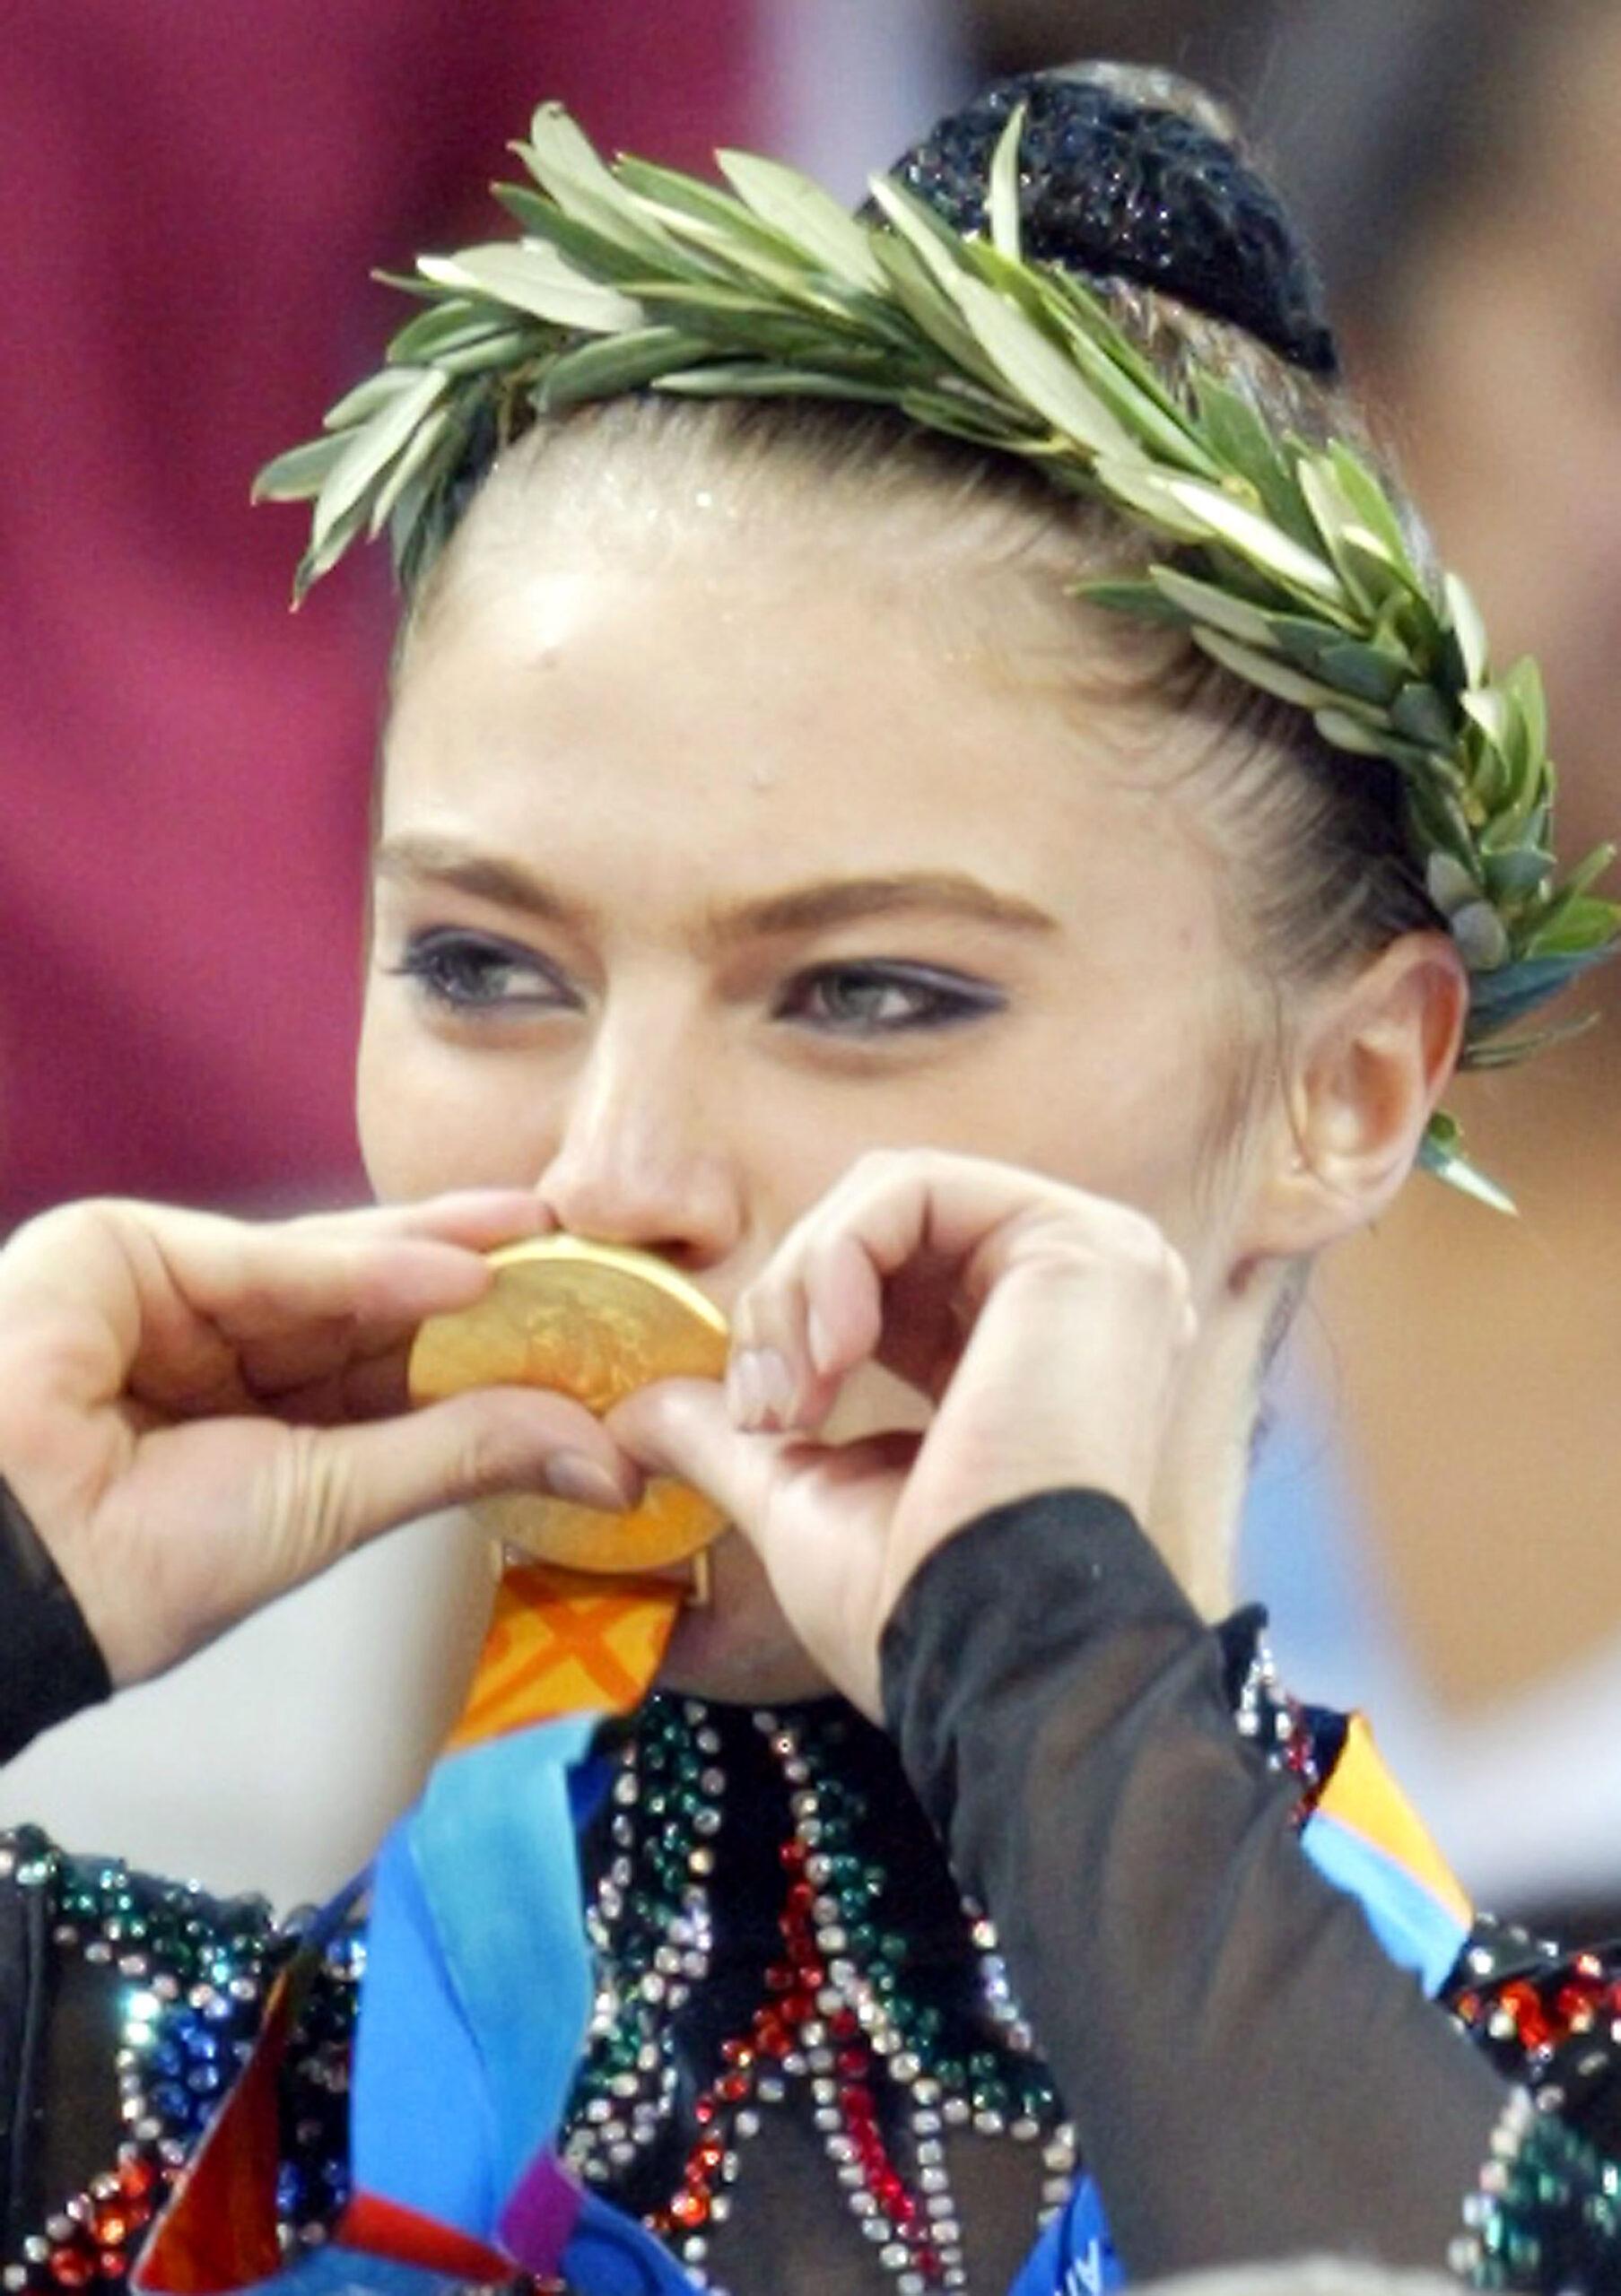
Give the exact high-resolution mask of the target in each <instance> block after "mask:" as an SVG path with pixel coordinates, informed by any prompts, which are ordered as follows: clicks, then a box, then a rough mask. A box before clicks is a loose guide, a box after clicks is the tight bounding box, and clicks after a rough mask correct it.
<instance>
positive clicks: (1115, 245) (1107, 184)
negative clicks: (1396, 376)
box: [890, 72, 1339, 379]
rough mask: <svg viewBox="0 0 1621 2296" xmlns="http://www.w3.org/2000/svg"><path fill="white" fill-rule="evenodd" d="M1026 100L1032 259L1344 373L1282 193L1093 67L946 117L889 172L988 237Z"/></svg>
mask: <svg viewBox="0 0 1621 2296" xmlns="http://www.w3.org/2000/svg"><path fill="white" fill-rule="evenodd" d="M1021 103H1022V104H1023V105H1024V107H1025V115H1024V133H1023V135H1022V138H1021V141H1020V146H1019V221H1020V230H1021V236H1022V239H1023V243H1024V253H1025V256H1026V257H1028V258H1029V259H1031V260H1032V261H1034V262H1037V263H1055V264H1059V265H1062V266H1063V267H1064V268H1065V269H1066V270H1069V271H1076V272H1080V273H1083V274H1086V275H1088V276H1090V277H1092V278H1094V279H1095V278H1103V279H1133V280H1136V281H1137V282H1139V283H1141V284H1142V285H1144V286H1146V287H1155V288H1158V289H1160V290H1161V291H1163V292H1164V293H1166V294H1169V295H1174V296H1175V297H1177V299H1178V300H1180V301H1181V302H1184V303H1189V304H1191V305H1192V306H1193V307H1194V308H1195V309H1198V310H1201V311H1204V312H1206V313H1207V315H1208V316H1209V317H1213V318H1221V319H1230V320H1231V321H1232V322H1233V324H1234V325H1235V326H1241V327H1242V328H1243V329H1244V330H1245V332H1246V333H1247V334H1250V335H1254V336H1255V337H1256V338H1257V339H1258V340H1259V342H1262V343H1266V344H1270V346H1271V347H1272V349H1273V350H1274V351H1277V352H1280V353H1281V355H1282V356H1283V357H1284V358H1285V359H1286V360H1288V361H1290V363H1291V364H1292V365H1294V366H1296V367H1299V368H1301V369H1303V370H1304V371H1305V372H1306V373H1308V374H1312V375H1318V376H1322V377H1325V378H1330V379H1331V378H1333V377H1335V376H1336V375H1338V371H1339V356H1338V351H1337V350H1336V348H1335V344H1334V337H1333V335H1332V334H1331V332H1330V331H1329V324H1328V319H1327V317H1326V314H1325V312H1324V309H1323V303H1322V293H1321V289H1320V284H1319V282H1318V279H1317V275H1316V273H1315V270H1314V269H1313V267H1312V263H1311V260H1310V258H1309V257H1308V256H1307V254H1306V252H1305V249H1304V248H1303V246H1302V244H1301V242H1300V240H1299V239H1298V238H1297V237H1296V235H1295V232H1294V227H1293V225H1292V224H1291V222H1290V221H1289V217H1288V214H1287V212H1286V211H1285V207H1284V204H1283V202H1282V201H1281V200H1280V199H1279V197H1278V196H1277V193H1276V192H1275V191H1274V190H1273V188H1272V187H1271V185H1270V184H1268V182H1267V181H1266V179H1265V178H1264V177H1262V176H1259V175H1258V174H1257V173H1256V171H1255V170H1254V169H1253V168H1251V166H1250V165H1249V164H1248V162H1247V161H1245V160H1244V159H1243V158H1242V156H1241V155H1240V153H1239V152H1236V151H1235V150H1234V149H1233V146H1232V145H1231V144H1230V143H1224V141H1223V140H1222V138H1221V137H1220V136H1219V135H1215V134H1213V133H1212V132H1211V130H1210V129H1208V128H1207V127H1205V126H1202V125H1201V124H1200V123H1199V122H1198V120H1197V119H1192V118H1190V117H1188V116H1187V115H1186V114H1185V113H1182V112H1180V111H1176V110H1172V109H1167V108H1165V107H1163V106H1161V105H1157V104H1155V103H1153V102H1152V101H1147V100H1142V99H1139V98H1137V97H1134V96H1131V95H1129V94H1127V93H1124V92H1123V91H1120V89H1118V88H1117V87H1114V86H1111V85H1110V84H1109V83H1108V82H1107V81H1106V80H1104V79H1102V78H1095V79H1094V78H1093V77H1091V76H1090V75H1087V74H1084V73H1083V74H1071V73H1063V72H1036V73H1024V74H1019V75H1017V76H1016V77H1014V78H1011V79H1006V80H998V81H996V82H994V83H992V84H991V86H989V88H987V89H985V90H984V91H982V93H980V95H978V96H976V97H975V98H974V100H973V101H972V103H970V104H967V105H965V106H964V108H963V109H962V110H961V111H957V112H953V113H952V114H951V115H950V116H949V117H947V118H946V119H943V120H941V121H940V122H939V123H938V124H937V126H935V127H934V128H932V129H931V130H930V132H929V133H928V135H926V136H925V137H924V138H923V139H922V141H921V142H920V143H914V144H913V145H912V146H911V149H910V150H909V151H908V152H904V153H903V154H902V158H901V159H900V160H899V161H897V162H896V164H895V166H894V167H893V169H892V170H891V171H890V172H891V173H892V174H893V176H895V177H896V178H898V179H899V180H900V181H901V182H902V183H903V184H904V185H905V186H906V187H907V188H908V190H910V191H912V192H915V193H916V194H917V196H919V198H920V199H923V200H926V201H927V202H928V204H929V206H931V207H932V208H934V209H935V210H936V212H937V213H938V214H940V215H942V216H944V218H945V219H946V222H949V223H950V224H951V226H952V228H953V229H954V230H957V231H962V232H978V231H982V230H986V229H987V228H988V226H987V220H986V205H985V203H986V190H987V185H988V182H989V173H990V162H991V159H992V156H993V154H994V152H995V151H996V146H997V141H998V137H999V136H1000V135H1001V133H1002V130H1003V129H1004V128H1005V127H1006V126H1007V121H1008V118H1009V117H1010V115H1011V114H1012V112H1013V111H1014V109H1015V106H1017V105H1019V104H1021Z"/></svg>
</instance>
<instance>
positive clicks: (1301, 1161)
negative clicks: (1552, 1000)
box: [1242, 933, 1468, 1259]
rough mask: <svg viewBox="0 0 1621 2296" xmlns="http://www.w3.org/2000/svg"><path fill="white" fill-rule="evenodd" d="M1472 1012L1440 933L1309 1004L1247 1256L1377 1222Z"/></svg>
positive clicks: (1402, 945)
mask: <svg viewBox="0 0 1621 2296" xmlns="http://www.w3.org/2000/svg"><path fill="white" fill-rule="evenodd" d="M1467 1014H1468V974H1467V973H1466V971H1465V970H1464V966H1463V961H1462V959H1461V958H1460V956H1459V954H1458V952H1457V949H1456V948H1455V947H1454V946H1453V944H1452V943H1451V941H1450V940H1449V939H1448V938H1447V936H1446V935H1445V934H1443V933H1405V934H1403V935H1402V936H1401V938H1400V939H1399V940H1398V941H1393V942H1392V943H1391V944H1390V946H1389V948H1387V949H1383V950H1381V952H1380V953H1379V955H1378V956H1377V957H1376V958H1375V959H1374V960H1373V962H1372V963H1371V964H1369V965H1367V966H1365V967H1364V969H1363V970H1362V971H1360V972H1358V973H1357V974H1356V975H1355V977H1354V978H1351V979H1349V980H1344V981H1340V982H1338V983H1336V984H1335V985H1334V986H1333V987H1329V988H1326V989H1323V990H1321V991H1320V992H1318V993H1317V995H1316V996H1313V997H1312V998H1311V999H1309V1000H1308V1001H1307V1005H1306V1011H1305V1015H1304V1017H1303V1021H1302V1022H1301V1023H1300V1025H1299V1026H1298V1028H1297V1029H1296V1031H1294V1042H1293V1045H1292V1048H1291V1057H1290V1064H1289V1069H1288V1073H1287V1074H1286V1075H1285V1078H1284V1080H1283V1082H1284V1091H1283V1095H1282V1099H1281V1104H1280V1106H1279V1108H1278V1110H1277V1116H1276V1119H1275V1121H1274V1124H1273V1126H1272V1127H1271V1133H1270V1136H1269V1137H1268V1141H1267V1143H1266V1145H1265V1150H1264V1152H1263V1154H1262V1156H1261V1158H1260V1160H1259V1166H1258V1169H1257V1173H1256V1187H1255V1192H1254V1195H1253V1196H1252V1199H1251V1216H1250V1219H1249V1220H1248V1222H1246V1223H1245V1225H1246V1230H1247V1233H1246V1235H1245V1238H1244V1251H1243V1254H1242V1257H1246V1258H1266V1259H1270V1258H1274V1257H1277V1258H1288V1257H1294V1256H1295V1255H1297V1254H1299V1253H1302V1252H1312V1251H1316V1250H1318V1249H1320V1247H1321V1246H1322V1245H1324V1244H1328V1243H1331V1242H1333V1240H1334V1239H1335V1238H1336V1237H1338V1236H1342V1235H1345V1234H1347V1233H1348V1232H1350V1231H1352V1230H1354V1229H1356V1228H1361V1227H1365V1226H1366V1225H1367V1223H1368V1222H1370V1221H1372V1220H1374V1219H1376V1218H1377V1217H1378V1215H1379V1214H1380V1213H1381V1212H1382V1211H1383V1210H1384V1208H1385V1206H1386V1205H1388V1204H1389V1203H1390V1199H1391V1197H1392V1196H1394V1195H1395V1194H1396V1191H1397V1189H1398V1188H1399V1187H1400V1186H1401V1184H1402V1182H1403V1180H1405V1179H1406V1178H1407V1175H1408V1173H1409V1172H1410V1171H1411V1170H1412V1169H1413V1164H1414V1161H1415V1159H1416V1156H1417V1154H1418V1148H1419V1144H1420V1142H1421V1141H1422V1140H1423V1138H1424V1130H1425V1125H1426V1124H1427V1123H1428V1122H1429V1120H1430V1118H1431V1116H1432V1115H1433V1114H1434V1109H1435V1106H1436V1103H1437V1101H1438V1100H1440V1098H1441V1095H1442V1092H1443V1091H1445V1089H1446V1084H1447V1081H1448V1079H1449V1078H1450V1077H1451V1074H1452V1071H1453V1069H1454V1067H1455V1066H1456V1065H1457V1061H1458V1054H1459V1049H1460V1045H1461V1043H1462V1040H1463V1026H1464V1021H1465V1018H1466V1016H1467Z"/></svg>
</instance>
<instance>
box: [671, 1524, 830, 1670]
mask: <svg viewBox="0 0 1621 2296" xmlns="http://www.w3.org/2000/svg"><path fill="white" fill-rule="evenodd" d="M658 1688H659V1689H660V1690H665V1691H674V1692H676V1693H677V1694H678V1695H679V1696H681V1697H684V1698H710V1699H718V1700H720V1701H721V1702H722V1703H724V1704H727V1705H735V1706H778V1705H786V1704H789V1702H791V1701H794V1700H799V1699H806V1698H826V1697H829V1696H831V1695H832V1683H830V1682H829V1681H828V1679H827V1677H826V1675H825V1674H824V1673H823V1672H822V1670H821V1668H820V1667H819V1666H818V1665H817V1664H816V1662H815V1659H814V1658H813V1657H811V1656H810V1654H809V1652H808V1651H807V1650H806V1649H805V1648H803V1647H802V1645H801V1644H800V1643H799V1641H798V1639H797V1637H796V1636H795V1633H794V1631H793V1629H792V1628H791V1627H790V1626H789V1622H788V1621H787V1619H786V1618H784V1616H783V1615H782V1612H781V1610H780V1607H779V1605H778V1602H777V1598H776V1596H775V1595H773V1594H772V1592H771V1583H770V1581H769V1580H768V1578H766V1576H765V1572H764V1570H763V1568H762V1566H761V1563H760V1560H759V1558H758V1556H757V1555H756V1554H755V1553H754V1549H753V1548H752V1547H751V1546H750V1545H749V1544H748V1542H747V1540H746V1539H745V1538H742V1537H740V1536H739V1535H738V1534H737V1533H736V1531H728V1532H725V1533H724V1534H723V1535H721V1537H719V1539H717V1540H716V1542H715V1544H714V1545H713V1546H712V1547H711V1548H710V1595H709V1600H708V1601H707V1602H706V1603H703V1604H702V1605H700V1604H689V1605H688V1606H687V1607H686V1608H685V1609H684V1610H683V1611H682V1613H681V1614H680V1616H679V1617H678V1618H677V1619H676V1621H675V1631H674V1633H673V1634H672V1635H671V1637H670V1641H669V1648H667V1651H666V1652H665V1655H664V1660H663V1663H662V1665H660V1666H659V1669H658Z"/></svg>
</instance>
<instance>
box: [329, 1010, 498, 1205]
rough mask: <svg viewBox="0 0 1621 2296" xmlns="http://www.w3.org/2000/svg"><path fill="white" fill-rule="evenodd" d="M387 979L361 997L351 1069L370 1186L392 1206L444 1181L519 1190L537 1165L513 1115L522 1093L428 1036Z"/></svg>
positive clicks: (492, 1071)
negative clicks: (513, 1104) (357, 1048)
mask: <svg viewBox="0 0 1621 2296" xmlns="http://www.w3.org/2000/svg"><path fill="white" fill-rule="evenodd" d="M396 986H397V984H394V983H384V984H382V985H380V986H379V987H378V988H376V989H374V991H373V993H372V996H371V997H370V999H369V1001H368V1005H367V1010H366V1015H365V1019H364V1022H363V1025H362V1032H361V1044H360V1057H359V1061H358V1064H357V1067H356V1072H355V1109H356V1118H357V1122H358V1126H359V1132H360V1142H361V1153H362V1158H363V1160H364V1162H365V1167H366V1173H367V1177H368V1178H369V1179H370V1182H371V1187H372V1191H373V1193H374V1194H375V1195H376V1196H379V1198H380V1199H381V1200H382V1201H384V1202H386V1203H387V1202H396V1203H397V1202H405V1201H409V1200H410V1199H412V1198H414V1197H416V1196H431V1195H434V1194H437V1193H438V1192H439V1191H440V1189H443V1188H458V1187H528V1186H529V1185H530V1184H531V1183H532V1181H533V1180H534V1178H535V1177H536V1172H537V1171H538V1170H539V1169H540V1162H539V1160H538V1152H537V1151H535V1152H531V1150H530V1148H529V1146H528V1144H527V1143H526V1141H525V1140H524V1139H523V1137H522V1136H521V1134H520V1132H519V1127H518V1126H517V1124H516V1123H515V1120H514V1119H515V1117H516V1114H517V1109H518V1108H521V1107H522V1105H523V1102H524V1100H525V1098H526V1097H527V1096H525V1095H524V1094H523V1093H522V1092H521V1091H519V1090H517V1089H516V1080H514V1079H511V1078H504V1077H502V1075H501V1072H500V1070H499V1069H498V1068H497V1067H496V1066H495V1065H494V1064H485V1063H481V1062H478V1061H475V1060H473V1059H470V1058H469V1057H467V1056H466V1054H465V1053H463V1052H460V1051H458V1050H453V1049H452V1048H447V1047H446V1046H444V1045H441V1044H439V1043H437V1042H435V1041H434V1039H432V1038H431V1037H429V1036H428V1035H427V1034H426V1033H425V1032H424V1031H423V1028H422V1026H421V1024H420V1022H417V1021H416V1020H415V1018H414V1015H412V1014H410V1013H406V1012H402V1011H401V1010H400V1009H399V1006H398V1004H397V1002H396V1000H395V998H394V996H392V994H391V991H392V990H393V989H394V987H396ZM510 1101H513V1102H516V1103H517V1107H510V1106H509V1105H508V1103H509V1102H510ZM529 1113H530V1120H531V1123H532V1122H533V1115H534V1111H533V1109H532V1108H531V1109H530V1111H529Z"/></svg>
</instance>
